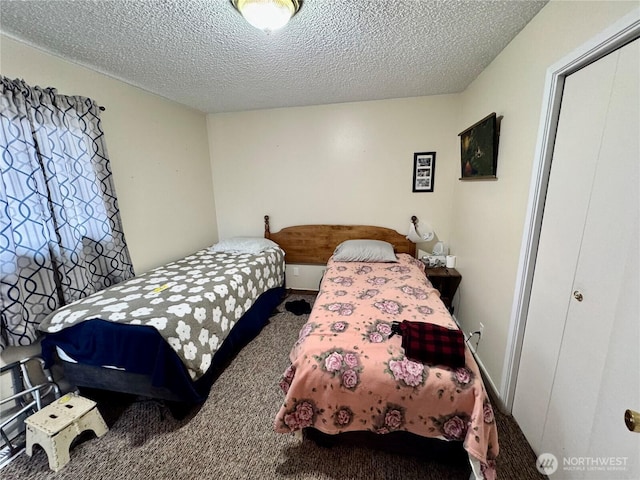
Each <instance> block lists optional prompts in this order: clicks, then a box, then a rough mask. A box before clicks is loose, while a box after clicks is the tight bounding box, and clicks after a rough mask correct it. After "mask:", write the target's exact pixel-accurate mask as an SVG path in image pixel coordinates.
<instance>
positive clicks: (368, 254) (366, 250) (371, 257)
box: [333, 240, 398, 262]
mask: <svg viewBox="0 0 640 480" xmlns="http://www.w3.org/2000/svg"><path fill="white" fill-rule="evenodd" d="M333 260H334V261H336V262H397V261H398V258H397V257H396V254H395V252H394V251H393V245H391V244H390V243H388V242H383V241H382V240H345V241H344V242H342V243H341V244H340V245H338V246H337V247H336V249H335V250H334V252H333Z"/></svg>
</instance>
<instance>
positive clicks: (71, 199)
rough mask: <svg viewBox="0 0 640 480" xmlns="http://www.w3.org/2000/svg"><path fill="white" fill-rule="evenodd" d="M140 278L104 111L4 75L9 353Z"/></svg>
mask: <svg viewBox="0 0 640 480" xmlns="http://www.w3.org/2000/svg"><path fill="white" fill-rule="evenodd" d="M133 275H134V272H133V266H132V264H131V259H130V257H129V252H128V249H127V245H126V243H125V239H124V233H123V231H122V225H121V220H120V212H119V210H118V204H117V200H116V195H115V190H114V187H113V181H112V175H111V167H110V164H109V159H108V157H107V150H106V146H105V143H104V133H103V131H102V128H101V125H100V117H99V107H98V106H97V105H96V104H95V103H94V102H93V101H92V100H91V99H89V98H85V97H78V96H75V97H69V96H65V95H59V94H58V93H57V91H56V90H55V89H53V88H45V89H42V88H40V87H30V86H28V85H27V84H26V83H24V81H22V80H10V79H8V78H6V77H2V76H0V308H1V310H0V313H1V318H0V321H1V324H0V326H1V329H2V332H1V334H0V348H4V347H6V346H8V345H27V344H29V343H32V342H33V341H34V340H35V339H36V338H37V337H38V336H39V334H38V331H37V327H38V325H39V323H40V321H41V320H42V319H43V318H44V317H45V316H46V315H47V314H49V313H50V312H52V311H53V310H55V309H57V308H58V307H61V306H63V305H66V304H68V303H70V302H72V301H74V300H77V299H80V298H83V297H86V296H87V295H89V294H91V293H93V292H95V291H97V290H100V289H103V288H105V287H108V286H110V285H113V284H116V283H118V282H121V281H123V280H126V279H128V278H131V277H132V276H133Z"/></svg>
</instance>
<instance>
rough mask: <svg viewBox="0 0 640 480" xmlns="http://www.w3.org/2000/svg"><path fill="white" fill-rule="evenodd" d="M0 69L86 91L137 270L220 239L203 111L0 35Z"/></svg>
mask: <svg viewBox="0 0 640 480" xmlns="http://www.w3.org/2000/svg"><path fill="white" fill-rule="evenodd" d="M0 71H1V73H2V75H5V76H7V77H9V78H23V79H24V80H25V81H26V82H27V83H29V84H30V85H39V86H42V87H55V88H57V89H58V91H59V92H60V93H62V94H66V95H83V96H87V97H91V98H92V99H94V100H95V101H96V102H97V103H98V104H100V105H102V106H104V107H105V108H106V110H105V111H104V112H102V115H101V119H102V124H103V129H104V131H105V135H106V143H107V148H108V152H109V157H110V160H111V166H112V170H113V176H114V183H115V188H116V192H117V195H118V203H119V205H120V211H121V215H122V222H123V225H124V230H125V235H126V240H127V243H128V246H129V250H130V253H131V257H132V260H133V264H134V267H135V269H136V273H143V272H144V271H146V270H149V269H150V268H153V267H156V266H158V265H162V264H164V263H166V262H168V261H170V260H175V259H177V258H180V257H183V256H184V255H187V254H189V253H192V252H194V251H196V250H198V249H200V248H203V247H205V246H208V245H210V244H211V243H213V241H215V239H216V238H217V230H216V220H215V205H214V196H213V184H212V180H211V162H210V158H209V149H208V134H207V126H206V115H205V114H204V113H202V112H199V111H197V110H193V109H191V108H188V107H184V106H182V105H179V104H177V103H175V102H173V101H170V100H167V99H165V98H163V97H160V96H158V95H155V94H152V93H149V92H147V91H144V90H142V89H140V88H138V87H135V86H132V85H129V84H127V83H124V82H122V81H120V80H117V79H114V78H112V77H109V76H107V75H104V74H101V73H99V72H96V71H94V70H91V69H88V68H85V67H83V66H80V65H78V64H74V63H71V62H69V61H67V60H65V59H63V58H60V57H58V56H55V55H52V54H50V53H47V52H44V51H42V50H39V49H36V48H33V47H31V46H29V45H27V44H24V43H22V42H19V41H17V40H15V39H13V38H10V37H7V36H6V35H0Z"/></svg>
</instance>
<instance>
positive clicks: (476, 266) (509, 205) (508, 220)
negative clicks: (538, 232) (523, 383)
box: [451, 0, 637, 400]
mask: <svg viewBox="0 0 640 480" xmlns="http://www.w3.org/2000/svg"><path fill="white" fill-rule="evenodd" d="M636 6H637V2H607V1H596V2H588V1H587V2H583V1H576V2H563V1H556V0H552V1H551V2H549V3H548V4H547V5H546V6H545V7H544V8H543V9H542V10H541V11H540V13H538V15H537V16H536V17H534V19H533V20H532V21H531V22H530V23H529V24H528V25H527V26H526V27H525V28H524V29H523V30H522V31H521V32H520V33H519V34H518V35H517V36H516V37H515V38H514V40H513V41H512V42H511V43H510V44H509V45H508V46H507V47H506V48H505V49H504V50H503V51H502V52H501V53H500V54H499V55H498V56H497V57H496V58H495V59H494V61H493V62H492V63H491V64H490V65H489V66H488V67H487V68H486V69H485V70H484V71H483V72H482V73H481V74H480V75H479V76H478V78H477V79H476V80H475V81H474V82H473V83H472V84H471V85H470V86H469V87H468V88H467V89H466V90H465V92H463V93H462V95H461V99H462V115H461V117H460V120H459V121H460V123H459V124H458V125H457V131H458V132H460V131H463V130H464V129H465V128H466V127H468V126H469V125H472V124H473V123H475V122H476V121H478V120H479V119H481V118H483V117H484V116H486V115H487V114H489V113H490V112H493V111H495V112H496V113H497V114H498V115H502V116H503V117H504V118H503V120H502V125H501V135H500V145H499V155H498V171H497V176H498V180H497V181H491V182H484V181H473V182H469V181H466V182H465V181H456V182H455V184H454V195H453V199H454V208H453V215H452V235H451V237H452V244H453V247H454V248H455V250H456V255H457V269H458V270H459V271H460V272H461V274H462V276H463V281H462V284H461V287H460V290H461V295H460V301H459V308H458V310H457V312H456V315H457V318H458V320H459V321H460V324H461V326H462V327H463V330H464V331H465V332H467V333H468V332H471V331H474V330H477V329H478V328H479V324H480V322H482V323H483V325H484V332H483V336H482V341H481V342H480V344H479V347H478V350H477V356H478V358H479V359H480V361H481V363H482V364H483V365H484V367H485V369H486V374H487V376H488V377H489V378H490V379H491V382H492V383H493V384H495V385H496V387H497V388H498V389H499V391H502V381H503V367H504V359H505V353H506V349H507V341H508V333H509V327H510V324H511V321H512V305H513V299H514V293H515V292H514V289H515V283H516V274H517V269H518V262H519V257H520V247H521V241H522V235H523V228H524V221H525V216H526V209H527V202H528V195H529V186H530V183H531V173H532V172H531V169H532V165H533V156H534V152H535V144H536V140H537V136H538V125H539V120H540V114H541V105H542V102H543V99H542V94H543V90H544V82H545V77H546V71H547V69H548V67H549V66H551V65H553V64H554V63H555V62H557V61H558V60H559V59H561V58H562V57H563V56H565V55H567V54H568V53H569V52H571V51H572V50H574V49H575V48H577V47H578V46H579V45H581V44H582V43H584V42H585V41H587V40H588V39H590V38H592V37H593V36H594V35H596V34H597V33H599V32H600V31H602V30H603V29H605V28H607V27H608V26H609V25H611V24H613V23H614V22H615V21H617V20H618V19H620V18H621V17H623V16H624V15H626V14H627V13H628V12H630V11H631V10H633V9H634V8H636ZM458 159H459V157H458ZM458 161H459V160H458ZM458 168H459V167H458ZM503 400H504V399H503Z"/></svg>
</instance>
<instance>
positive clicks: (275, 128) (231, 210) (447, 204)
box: [208, 95, 459, 290]
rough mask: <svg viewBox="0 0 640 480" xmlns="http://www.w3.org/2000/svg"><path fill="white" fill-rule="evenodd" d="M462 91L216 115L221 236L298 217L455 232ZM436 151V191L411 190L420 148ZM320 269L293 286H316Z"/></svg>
mask: <svg viewBox="0 0 640 480" xmlns="http://www.w3.org/2000/svg"><path fill="white" fill-rule="evenodd" d="M458 117H459V103H458V96H456V95H443V96H433V97H420V98H405V99H396V100H383V101H372V102H357V103H345V104H336V105H324V106H313V107H299V108H287V109H271V110H258V111H251V112H241V113H227V114H216V115H209V117H208V124H209V139H210V151H211V158H212V165H213V174H214V178H213V181H214V192H215V201H216V207H217V218H218V231H219V234H220V238H225V237H229V236H234V235H262V233H263V222H262V218H263V216H264V215H265V214H268V215H270V217H271V230H272V231H274V232H275V231H278V230H280V229H281V228H283V227H287V226H291V225H299V224H322V223H329V224H359V225H379V226H384V227H388V228H393V229H395V230H397V231H399V232H401V233H406V232H408V227H409V223H410V218H411V216H412V215H417V216H418V218H419V219H420V220H422V221H424V222H430V223H431V224H432V226H433V228H434V229H435V231H436V233H437V235H438V236H439V238H441V239H443V240H444V241H447V240H448V238H449V232H450V221H451V205H452V200H453V198H452V195H453V190H452V186H453V182H454V179H455V178H457V176H456V175H457V173H456V172H457V170H458V156H459V154H458V149H459V146H458V143H457V137H456V135H455V134H452V132H454V131H455V130H456V128H457V127H456V125H457V120H458ZM423 151H435V152H436V168H435V182H434V191H433V193H413V192H412V181H413V154H414V152H423ZM319 276H320V273H319V270H316V271H315V272H314V273H312V274H310V275H306V272H305V268H304V267H301V276H300V277H299V278H296V277H293V276H292V275H291V272H290V271H288V275H287V284H288V286H289V287H291V288H302V289H316V290H317V288H318V279H319Z"/></svg>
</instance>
